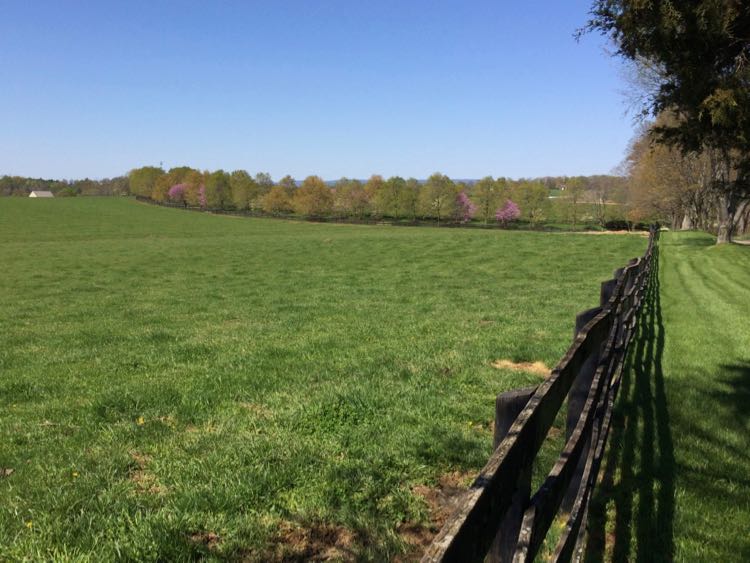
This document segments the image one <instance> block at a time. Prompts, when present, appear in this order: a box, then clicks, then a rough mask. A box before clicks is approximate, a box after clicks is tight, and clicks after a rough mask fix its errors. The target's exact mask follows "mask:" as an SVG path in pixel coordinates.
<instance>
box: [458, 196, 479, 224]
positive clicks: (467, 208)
mask: <svg viewBox="0 0 750 563" xmlns="http://www.w3.org/2000/svg"><path fill="white" fill-rule="evenodd" d="M476 212H477V206H476V205H474V202H473V201H471V199H469V196H467V195H466V192H460V193H459V194H458V195H457V196H456V218H457V219H458V220H459V221H460V222H461V223H468V222H469V221H471V219H472V218H473V217H474V215H475V214H476Z"/></svg>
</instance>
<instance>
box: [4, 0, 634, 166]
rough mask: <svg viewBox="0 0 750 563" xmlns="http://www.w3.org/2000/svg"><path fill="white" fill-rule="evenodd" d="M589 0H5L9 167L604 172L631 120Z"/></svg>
mask: <svg viewBox="0 0 750 563" xmlns="http://www.w3.org/2000/svg"><path fill="white" fill-rule="evenodd" d="M589 6H590V2H589V1H588V0H570V1H560V0H527V1H524V2H511V1H510V0H496V1H482V0H477V1H472V2H467V1H466V0H457V1H416V0H414V1H412V0H385V1H383V0H379V1H377V2H376V1H372V2H365V1H359V0H297V1H292V0H289V1H284V0H256V1H253V0H245V1H239V0H238V1H236V2H232V1H221V0H211V1H206V0H202V1H196V2H159V1H154V0H148V1H122V2H106V1H102V0H98V1H78V0H65V1H61V0H53V1H43V0H18V1H15V0H10V1H8V0H0V175H2V174H19V175H27V176H34V177H38V176H41V177H49V178H79V177H84V176H89V177H92V178H101V177H106V176H114V175H118V174H122V173H125V172H127V171H128V170H129V169H131V168H134V167H137V166H141V165H146V164H156V165H158V164H159V162H163V163H164V166H165V167H167V168H169V167H172V166H178V165H183V164H185V165H190V166H194V167H198V168H202V169H217V168H224V169H226V170H233V169H236V168H244V169H247V170H249V171H250V172H252V173H254V172H257V171H268V172H270V173H271V174H272V175H273V177H274V178H276V179H278V178H279V177H280V176H282V175H284V174H292V175H293V176H295V177H297V178H302V177H304V176H306V175H308V174H319V175H321V176H323V177H324V178H326V179H336V178H339V177H341V176H344V175H346V176H349V177H357V178H362V177H367V176H369V175H370V174H372V173H380V174H383V175H385V176H390V175H395V174H398V175H401V176H405V177H406V176H416V177H419V178H422V177H426V176H427V175H429V174H430V173H432V172H434V171H438V170H439V171H441V172H443V173H446V174H448V175H450V176H452V177H454V178H476V177H481V176H485V175H488V174H491V175H493V176H510V177H514V178H517V177H521V176H524V177H531V176H542V175H562V174H565V175H573V174H594V173H606V172H608V171H610V170H611V169H612V168H613V167H614V166H616V165H617V164H618V163H619V162H620V160H621V159H622V157H623V152H624V150H625V147H626V145H627V142H628V140H629V139H630V137H631V135H632V131H633V127H632V120H631V118H630V117H629V116H627V115H626V114H625V109H626V108H625V104H624V102H623V98H622V95H621V91H622V89H623V85H622V83H621V78H620V70H619V66H618V63H617V62H616V61H615V60H614V59H612V58H610V57H608V56H607V55H606V53H605V52H604V50H603V46H604V44H603V42H602V40H601V39H600V38H599V37H598V36H593V35H592V36H587V37H585V38H584V39H583V40H582V41H581V42H580V43H576V42H575V40H574V39H573V32H574V31H575V29H576V28H577V27H579V26H581V25H582V24H583V23H584V22H585V21H586V17H587V12H588V9H589Z"/></svg>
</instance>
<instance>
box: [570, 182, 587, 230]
mask: <svg viewBox="0 0 750 563" xmlns="http://www.w3.org/2000/svg"><path fill="white" fill-rule="evenodd" d="M585 191H586V180H585V179H584V178H583V177H582V176H576V177H573V178H568V179H567V180H566V181H565V199H566V203H567V204H568V217H569V218H570V222H571V223H573V229H575V228H576V225H577V224H578V204H579V202H580V201H581V197H582V196H583V194H584V192H585Z"/></svg>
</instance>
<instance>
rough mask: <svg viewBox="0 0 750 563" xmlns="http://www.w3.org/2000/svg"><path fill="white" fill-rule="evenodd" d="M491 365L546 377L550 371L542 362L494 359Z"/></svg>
mask: <svg viewBox="0 0 750 563" xmlns="http://www.w3.org/2000/svg"><path fill="white" fill-rule="evenodd" d="M491 365H492V367H493V368H496V369H509V370H511V371H526V372H529V373H533V374H534V375H538V376H540V377H547V376H548V375H549V372H550V369H549V368H548V367H547V366H546V365H545V363H544V362H513V361H511V360H495V361H494V362H492V364H491Z"/></svg>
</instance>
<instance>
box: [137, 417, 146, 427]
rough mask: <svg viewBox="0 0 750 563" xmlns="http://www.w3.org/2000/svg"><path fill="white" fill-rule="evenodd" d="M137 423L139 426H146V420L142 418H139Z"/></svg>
mask: <svg viewBox="0 0 750 563" xmlns="http://www.w3.org/2000/svg"><path fill="white" fill-rule="evenodd" d="M135 422H136V424H137V425H138V426H143V425H144V424H146V420H145V419H144V418H143V417H142V416H139V417H138V419H137V420H136V421H135Z"/></svg>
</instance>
